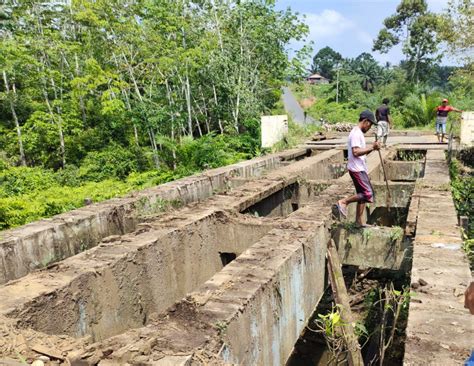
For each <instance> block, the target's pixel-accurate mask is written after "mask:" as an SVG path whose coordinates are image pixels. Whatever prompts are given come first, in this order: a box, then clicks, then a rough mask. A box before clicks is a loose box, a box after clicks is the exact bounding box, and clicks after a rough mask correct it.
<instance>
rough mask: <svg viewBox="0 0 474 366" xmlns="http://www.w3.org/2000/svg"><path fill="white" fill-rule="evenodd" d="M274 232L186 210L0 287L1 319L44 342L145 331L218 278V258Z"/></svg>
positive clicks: (256, 223) (264, 225)
mask: <svg viewBox="0 0 474 366" xmlns="http://www.w3.org/2000/svg"><path fill="white" fill-rule="evenodd" d="M273 227H275V223H274V222H272V221H268V220H267V221H265V220H262V219H261V220H257V219H254V218H251V217H243V216H235V215H234V216H231V215H229V214H225V213H224V212H221V211H216V210H215V209H212V208H211V209H207V208H204V207H197V206H196V207H194V206H193V207H190V208H186V209H183V210H180V212H179V214H177V215H168V216H166V217H163V218H162V220H161V221H160V222H159V223H155V224H147V225H145V226H143V227H142V228H141V229H140V230H138V231H137V232H135V233H132V234H127V235H124V236H121V237H111V238H110V239H108V240H105V241H104V243H102V244H100V245H99V246H96V247H95V248H92V249H91V250H89V251H86V252H84V253H81V254H78V255H76V256H74V257H70V258H68V259H66V260H64V261H62V262H61V263H60V264H58V265H57V266H56V267H55V268H54V269H52V270H49V271H40V272H36V273H32V274H29V275H28V276H25V277H24V278H22V279H20V280H17V281H14V282H11V283H9V285H8V286H3V287H1V288H0V298H2V302H1V303H0V315H3V316H8V317H11V318H15V319H17V321H18V324H19V325H20V326H21V327H32V328H33V329H35V330H38V331H42V332H45V333H48V334H66V335H69V336H73V337H82V336H85V335H90V336H92V339H93V340H100V339H103V338H106V337H109V336H112V335H115V334H118V333H120V332H123V331H125V330H127V329H130V328H136V327H140V326H143V324H145V323H146V322H147V319H149V318H150V317H151V316H152V315H153V314H157V313H160V312H163V311H164V310H165V309H166V308H167V307H169V306H171V305H172V304H173V302H175V301H177V300H178V299H180V298H181V297H183V296H184V295H185V294H186V293H188V292H190V291H192V290H193V289H195V288H197V287H198V286H199V285H200V284H202V283H204V282H205V281H206V280H208V279H209V278H210V277H211V276H212V275H214V274H215V273H216V272H218V271H219V270H221V269H222V267H223V263H222V261H221V258H220V253H234V254H236V255H237V256H238V255H239V254H241V253H242V252H243V251H244V250H245V249H247V248H248V247H249V246H250V245H251V244H253V243H255V242H256V241H258V239H260V238H261V237H262V236H264V235H265V234H266V233H267V232H269V231H270V230H271V229H272V228H273ZM52 274H53V275H54V276H52Z"/></svg>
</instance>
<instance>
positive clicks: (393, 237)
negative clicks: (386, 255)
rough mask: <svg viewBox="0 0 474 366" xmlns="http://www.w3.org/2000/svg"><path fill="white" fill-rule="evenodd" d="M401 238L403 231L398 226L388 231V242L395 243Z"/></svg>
mask: <svg viewBox="0 0 474 366" xmlns="http://www.w3.org/2000/svg"><path fill="white" fill-rule="evenodd" d="M402 238H403V229H402V228H401V227H400V226H394V227H392V228H391V229H390V241H391V242H392V243H395V242H397V241H399V240H402Z"/></svg>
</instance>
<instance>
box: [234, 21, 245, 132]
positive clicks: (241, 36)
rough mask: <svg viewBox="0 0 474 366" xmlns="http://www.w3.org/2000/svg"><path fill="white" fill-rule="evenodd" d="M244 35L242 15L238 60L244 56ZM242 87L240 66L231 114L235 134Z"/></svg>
mask: <svg viewBox="0 0 474 366" xmlns="http://www.w3.org/2000/svg"><path fill="white" fill-rule="evenodd" d="M243 35H244V27H243V22H242V15H241V16H240V60H242V59H243V54H244V47H243V44H242V39H243ZM241 85H242V65H241V64H240V65H239V77H238V82H237V98H236V102H235V109H234V111H233V112H232V114H233V116H234V128H235V130H236V131H237V132H239V113H240V89H241Z"/></svg>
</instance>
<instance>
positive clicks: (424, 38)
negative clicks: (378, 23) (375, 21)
mask: <svg viewBox="0 0 474 366" xmlns="http://www.w3.org/2000/svg"><path fill="white" fill-rule="evenodd" d="M383 23H384V26H385V27H384V28H382V29H381V30H380V32H379V34H378V36H377V38H376V39H375V41H374V45H373V50H374V51H380V52H382V53H386V52H388V51H389V50H390V49H391V48H393V47H394V46H396V45H398V44H400V43H401V44H402V50H403V53H404V54H405V57H406V59H405V62H404V65H405V67H406V69H407V72H408V77H409V79H410V80H411V81H414V82H418V81H422V80H425V79H426V78H427V77H428V76H429V72H428V71H429V68H430V67H431V66H432V65H433V64H434V63H435V62H436V61H438V60H439V58H440V54H439V52H438V49H439V42H440V38H439V32H440V30H441V19H440V17H439V16H437V15H436V14H434V13H432V12H430V11H428V5H427V2H426V0H402V1H401V3H400V4H399V5H398V6H397V12H396V13H395V14H393V15H391V16H390V17H388V18H386V19H385V20H384V22H383Z"/></svg>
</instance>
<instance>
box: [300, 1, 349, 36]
mask: <svg viewBox="0 0 474 366" xmlns="http://www.w3.org/2000/svg"><path fill="white" fill-rule="evenodd" d="M306 24H307V25H308V27H309V39H310V40H312V41H315V42H317V43H319V42H320V41H324V39H325V38H332V37H335V36H338V35H340V34H341V33H344V32H345V31H347V30H348V29H351V28H354V27H355V24H354V22H352V21H351V20H350V19H348V18H346V17H344V16H343V15H342V14H341V13H339V12H337V11H335V10H330V9H325V10H323V11H322V12H321V13H320V14H315V13H307V14H306Z"/></svg>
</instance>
